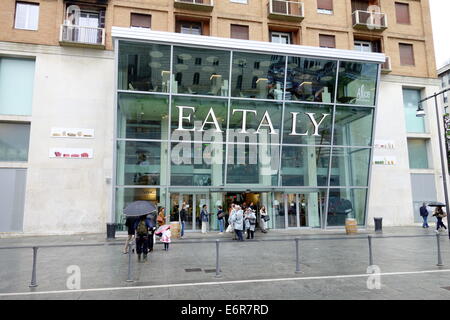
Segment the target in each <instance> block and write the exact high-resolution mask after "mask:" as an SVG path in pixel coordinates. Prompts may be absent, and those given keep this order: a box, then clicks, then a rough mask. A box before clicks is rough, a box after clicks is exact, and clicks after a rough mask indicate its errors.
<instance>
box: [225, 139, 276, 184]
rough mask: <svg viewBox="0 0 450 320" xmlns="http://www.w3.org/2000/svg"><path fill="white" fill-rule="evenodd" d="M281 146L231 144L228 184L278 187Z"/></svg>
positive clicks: (229, 148) (229, 146)
mask: <svg viewBox="0 0 450 320" xmlns="http://www.w3.org/2000/svg"><path fill="white" fill-rule="evenodd" d="M279 148H280V147H279V145H276V144H259V145H257V144H248V143H246V144H229V145H228V158H227V184H243V185H249V184H257V185H258V186H277V185H278V163H279Z"/></svg>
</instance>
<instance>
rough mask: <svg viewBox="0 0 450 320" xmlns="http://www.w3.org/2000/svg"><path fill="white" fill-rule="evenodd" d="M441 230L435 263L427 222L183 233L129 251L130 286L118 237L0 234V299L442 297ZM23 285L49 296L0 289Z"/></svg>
mask: <svg viewBox="0 0 450 320" xmlns="http://www.w3.org/2000/svg"><path fill="white" fill-rule="evenodd" d="M368 234H372V235H374V239H373V257H374V264H375V265H377V266H379V268H380V271H381V273H382V274H384V273H395V274H388V275H382V277H381V283H382V286H381V289H380V290H369V289H368V288H367V277H366V276H364V275H365V274H367V267H368V263H369V253H368V252H369V251H368V240H367V235H368ZM447 236H448V235H447ZM447 236H446V235H444V234H443V235H442V237H441V239H440V244H441V248H442V258H443V261H444V266H443V267H437V266H436V263H437V250H436V248H437V243H436V236H435V232H434V230H433V229H432V228H430V229H422V228H421V227H402V228H384V231H383V233H382V234H377V235H375V234H374V233H373V231H372V230H367V231H364V232H361V233H360V234H358V235H356V236H347V235H345V232H344V231H343V230H328V231H315V230H283V231H274V230H272V231H269V233H267V234H262V233H260V232H257V233H256V239H255V240H249V241H245V242H242V243H239V242H236V241H233V240H231V235H230V234H223V235H219V234H218V233H209V234H207V235H202V234H197V233H188V234H187V235H186V236H185V238H184V239H181V240H179V239H175V240H174V241H173V243H172V244H171V247H170V250H169V251H168V252H166V251H163V250H162V245H161V244H160V243H157V244H156V245H155V250H154V252H152V253H151V254H150V255H149V261H148V262H147V263H139V264H138V263H136V257H135V256H133V257H132V258H133V259H132V262H133V264H132V266H133V279H134V282H133V283H128V282H126V281H125V280H126V279H127V275H128V274H127V270H128V269H127V268H128V256H127V255H123V254H122V253H121V250H122V245H123V242H124V239H123V238H118V239H115V240H112V241H107V240H106V239H105V236H104V235H76V236H50V237H21V238H9V239H0V248H11V249H0V299H42V298H44V299H194V300H197V299H198V300H203V299H399V298H400V299H450V291H448V290H446V289H443V288H442V287H449V286H450V241H449V240H448V237H447ZM296 237H300V239H301V240H300V258H301V265H300V267H301V271H302V273H301V274H296V273H295V268H296V259H295V241H294V239H295V238H296ZM215 239H221V240H222V242H221V244H220V264H221V271H222V272H221V277H220V278H216V277H215V265H216V246H215V243H214V242H215ZM272 240H278V241H272ZM34 245H38V246H42V247H41V248H40V249H39V251H38V264H37V282H38V284H39V286H38V287H37V288H36V289H30V288H29V287H28V284H29V283H30V279H31V271H32V250H31V249H29V248H22V249H12V248H13V247H24V246H25V247H26V246H34ZM48 245H64V246H63V247H45V246H48ZM79 245H88V246H79ZM69 266H77V267H79V268H80V271H81V289H82V291H77V292H66V290H68V289H67V281H68V279H69V277H70V276H71V274H69V273H67V268H68V267H69ZM447 269H448V271H446V270H447ZM424 271H426V272H427V273H423V272H424ZM436 271H439V273H436ZM405 272H413V273H410V274H405ZM399 273H400V274H399ZM342 276H344V277H342ZM100 288H115V289H107V290H106V289H105V290H103V289H102V290H97V289H100ZM89 289H95V290H94V291H89ZM83 290H84V291H83ZM48 291H63V292H60V293H51V292H48ZM30 292H47V293H45V294H42V295H28V294H27V295H19V296H8V295H5V294H11V293H30Z"/></svg>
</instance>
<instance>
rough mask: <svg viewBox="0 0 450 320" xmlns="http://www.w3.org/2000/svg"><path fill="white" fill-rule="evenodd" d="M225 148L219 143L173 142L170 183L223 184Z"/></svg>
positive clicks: (186, 184) (179, 184) (180, 184)
mask: <svg viewBox="0 0 450 320" xmlns="http://www.w3.org/2000/svg"><path fill="white" fill-rule="evenodd" d="M225 150H226V148H225V145H224V144H219V143H197V142H179V143H172V148H171V151H170V163H171V170H170V172H171V179H170V185H172V186H198V187H202V186H221V185H223V176H224V162H225V161H224V159H225Z"/></svg>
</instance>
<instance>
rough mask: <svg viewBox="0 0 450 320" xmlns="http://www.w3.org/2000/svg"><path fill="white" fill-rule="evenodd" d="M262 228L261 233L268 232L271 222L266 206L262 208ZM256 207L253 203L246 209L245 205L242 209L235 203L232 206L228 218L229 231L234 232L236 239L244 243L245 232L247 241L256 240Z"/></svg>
mask: <svg viewBox="0 0 450 320" xmlns="http://www.w3.org/2000/svg"><path fill="white" fill-rule="evenodd" d="M259 213H260V219H261V220H260V222H261V223H260V226H261V231H262V232H263V233H266V232H267V221H268V220H269V216H268V214H267V210H266V208H265V206H262V207H261V209H260V211H259ZM256 221H257V218H256V207H255V206H253V203H251V204H250V206H248V207H245V206H244V205H243V206H242V207H241V206H240V205H237V204H235V203H232V204H231V206H230V213H229V217H228V230H227V231H229V232H233V231H234V234H235V238H234V239H236V240H238V241H244V232H245V233H246V234H247V239H254V238H255V229H256Z"/></svg>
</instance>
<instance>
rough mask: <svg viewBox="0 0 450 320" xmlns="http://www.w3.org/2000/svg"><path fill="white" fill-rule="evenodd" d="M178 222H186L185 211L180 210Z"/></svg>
mask: <svg viewBox="0 0 450 320" xmlns="http://www.w3.org/2000/svg"><path fill="white" fill-rule="evenodd" d="M180 221H181V222H186V209H181V210H180Z"/></svg>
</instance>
